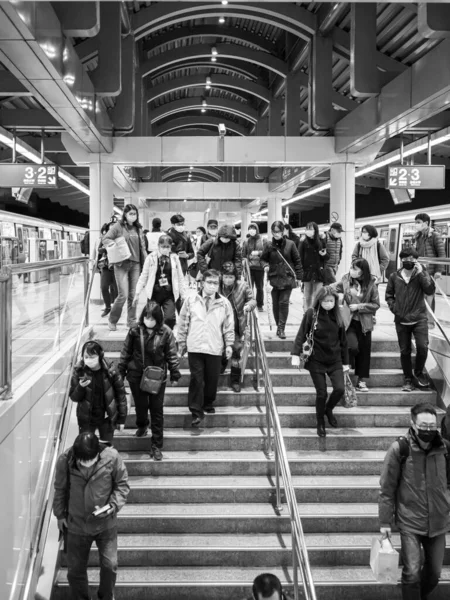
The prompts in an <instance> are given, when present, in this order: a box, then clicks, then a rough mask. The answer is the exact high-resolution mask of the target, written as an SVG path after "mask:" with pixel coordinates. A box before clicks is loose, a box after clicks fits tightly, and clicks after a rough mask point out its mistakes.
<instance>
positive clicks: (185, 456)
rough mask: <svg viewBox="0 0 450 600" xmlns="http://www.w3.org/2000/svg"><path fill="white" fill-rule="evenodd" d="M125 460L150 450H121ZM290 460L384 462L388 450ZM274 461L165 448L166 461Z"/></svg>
mask: <svg viewBox="0 0 450 600" xmlns="http://www.w3.org/2000/svg"><path fill="white" fill-rule="evenodd" d="M120 454H121V456H122V458H123V459H124V460H125V461H148V460H150V459H151V457H150V453H149V452H123V451H121V452H120ZM287 456H288V459H289V461H292V462H294V461H305V462H322V461H324V462H329V461H331V462H342V461H352V462H353V461H362V462H365V461H369V460H376V461H380V462H382V461H383V460H384V457H385V456H386V452H384V451H378V450H339V451H338V450H334V451H333V452H310V451H301V450H298V451H292V450H291V451H288V453H287ZM183 461H189V462H210V461H217V462H223V461H226V462H239V463H246V462H255V461H256V462H265V463H270V462H273V461H274V459H273V458H272V459H271V460H270V459H267V458H266V456H265V454H264V452H263V451H262V450H261V451H259V452H251V451H248V452H247V451H246V452H242V451H228V450H227V451H220V450H217V451H211V450H210V451H208V450H201V451H200V450H197V451H193V450H186V451H182V450H178V451H177V450H168V451H166V450H164V462H174V463H176V462H183ZM152 463H153V459H152Z"/></svg>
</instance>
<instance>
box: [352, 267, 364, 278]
mask: <svg viewBox="0 0 450 600" xmlns="http://www.w3.org/2000/svg"><path fill="white" fill-rule="evenodd" d="M361 275H362V271H360V270H359V269H350V277H352V278H353V279H358V278H359V277H361Z"/></svg>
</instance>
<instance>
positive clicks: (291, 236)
mask: <svg viewBox="0 0 450 600" xmlns="http://www.w3.org/2000/svg"><path fill="white" fill-rule="evenodd" d="M283 235H284V237H285V238H287V239H288V240H291V242H294V244H295V245H296V246H297V249H298V247H299V245H300V238H299V236H298V235H297V234H296V233H295V231H294V230H293V229H292V225H289V223H285V224H284V233H283Z"/></svg>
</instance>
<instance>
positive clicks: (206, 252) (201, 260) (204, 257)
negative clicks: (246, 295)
mask: <svg viewBox="0 0 450 600" xmlns="http://www.w3.org/2000/svg"><path fill="white" fill-rule="evenodd" d="M236 239H237V234H236V229H235V228H234V227H233V225H222V227H221V228H220V229H219V233H218V235H217V237H216V238H211V239H210V240H208V241H207V242H205V243H204V244H203V245H202V246H201V248H200V250H199V251H198V253H197V264H198V267H199V269H200V272H201V273H202V274H203V273H204V272H205V271H206V270H208V269H215V270H216V271H218V272H219V273H220V272H221V271H222V267H223V265H224V263H226V262H232V263H233V264H234V266H235V267H236V276H237V278H238V279H240V278H241V274H242V252H241V247H240V246H239V244H238V243H237V241H236Z"/></svg>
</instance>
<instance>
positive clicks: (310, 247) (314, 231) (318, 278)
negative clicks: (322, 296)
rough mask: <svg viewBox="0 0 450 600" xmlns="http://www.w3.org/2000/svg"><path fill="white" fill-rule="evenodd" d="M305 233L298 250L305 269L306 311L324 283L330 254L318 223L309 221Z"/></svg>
mask: <svg viewBox="0 0 450 600" xmlns="http://www.w3.org/2000/svg"><path fill="white" fill-rule="evenodd" d="M305 235H306V237H305V239H304V240H303V241H301V242H300V246H299V249H298V251H299V254H300V261H301V264H302V271H303V278H302V281H303V284H304V286H303V310H304V311H305V312H306V311H307V310H308V308H311V306H312V305H313V302H314V296H315V294H317V292H318V290H319V289H320V288H321V287H322V285H323V283H324V266H325V261H326V260H328V258H329V256H328V254H327V250H326V243H324V242H322V240H321V239H320V235H319V226H318V225H317V223H314V222H313V221H311V223H308V224H307V225H306V231H305Z"/></svg>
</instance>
